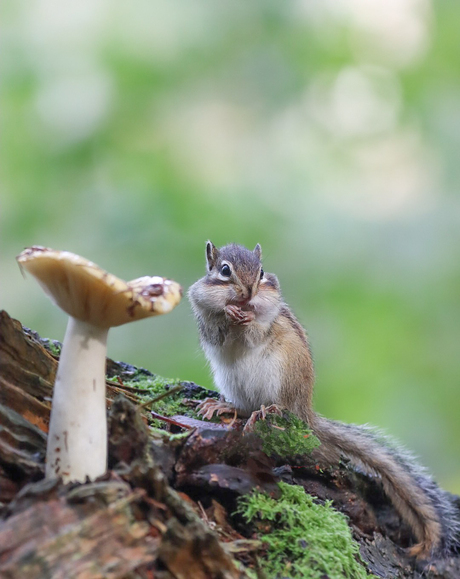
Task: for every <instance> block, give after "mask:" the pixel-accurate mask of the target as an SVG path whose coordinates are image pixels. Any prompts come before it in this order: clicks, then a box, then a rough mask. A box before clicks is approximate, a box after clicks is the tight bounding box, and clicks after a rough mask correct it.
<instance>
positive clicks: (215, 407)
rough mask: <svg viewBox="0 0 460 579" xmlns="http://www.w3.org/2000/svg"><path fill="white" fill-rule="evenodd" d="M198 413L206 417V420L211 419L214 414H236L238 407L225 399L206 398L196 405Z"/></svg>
mask: <svg viewBox="0 0 460 579" xmlns="http://www.w3.org/2000/svg"><path fill="white" fill-rule="evenodd" d="M196 408H197V411H198V414H199V415H200V416H202V417H203V418H205V419H206V420H211V418H212V417H213V416H214V414H215V415H216V416H220V415H221V414H236V408H235V407H234V406H232V405H231V404H228V403H227V402H224V401H223V400H216V399H215V398H206V400H203V402H200V404H198V406H197V407H196Z"/></svg>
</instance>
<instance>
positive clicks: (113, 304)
mask: <svg viewBox="0 0 460 579" xmlns="http://www.w3.org/2000/svg"><path fill="white" fill-rule="evenodd" d="M16 259H17V260H18V263H19V266H20V267H21V269H23V270H26V271H27V272H29V273H30V274H32V275H33V276H34V277H35V278H36V279H37V281H38V283H39V284H40V285H41V286H42V288H43V289H44V291H45V292H46V293H47V294H48V295H49V297H50V298H51V300H52V301H53V302H54V303H55V304H56V305H58V306H59V307H60V308H61V309H62V310H64V311H65V312H67V313H68V314H69V315H70V316H72V317H74V318H76V319H78V320H81V321H83V322H88V323H90V324H93V325H94V326H97V327H100V328H110V327H112V326H120V325H122V324H126V323H128V322H133V321H136V320H141V319H143V318H147V317H149V316H157V315H160V314H167V313H168V312H170V311H171V310H172V309H173V308H174V307H175V306H176V305H177V304H178V303H179V302H180V299H181V296H182V288H181V286H180V285H179V284H178V283H176V282H175V281H171V280H169V279H165V278H163V277H159V276H153V277H149V276H145V277H140V278H138V279H135V280H132V281H129V282H126V281H123V280H121V279H119V278H118V277H115V276H114V275H112V274H110V273H107V272H106V271H104V270H103V269H101V268H100V267H99V266H97V265H96V264H95V263H93V262H91V261H88V260H87V259H85V258H84V257H80V256H79V255H76V254H75V253H70V252H69V251H55V250H53V249H49V248H46V247H40V246H33V247H29V248H27V249H25V250H24V251H23V252H22V253H21V254H20V255H18V257H17V258H16Z"/></svg>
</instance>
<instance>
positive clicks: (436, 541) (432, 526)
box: [310, 416, 460, 559]
mask: <svg viewBox="0 0 460 579" xmlns="http://www.w3.org/2000/svg"><path fill="white" fill-rule="evenodd" d="M310 426H311V428H312V429H313V432H314V433H315V435H316V436H317V437H318V438H319V440H320V441H321V446H320V447H319V448H318V449H317V451H315V452H317V453H318V455H319V458H320V459H324V460H325V461H326V462H327V463H328V464H332V463H334V462H336V461H337V459H338V458H339V457H340V455H342V456H344V457H346V458H348V459H349V460H350V461H351V463H352V464H353V465H355V466H356V467H358V468H359V469H361V470H362V471H364V472H366V473H368V474H372V475H377V476H378V477H379V478H380V479H381V481H382V485H383V489H384V491H385V493H386V494H387V495H388V497H389V498H390V499H391V501H392V503H393V505H394V507H395V508H396V510H397V511H398V512H399V514H400V515H401V517H402V518H403V519H404V520H405V521H407V522H408V523H409V525H410V526H411V528H412V531H413V534H414V536H415V538H416V539H417V544H416V545H414V546H413V547H412V548H411V550H410V552H411V554H412V555H414V556H416V557H418V558H420V559H430V558H431V557H434V556H442V555H447V554H448V553H449V552H452V551H453V550H454V549H457V548H459V546H460V513H459V510H458V508H457V507H456V505H455V504H454V502H453V499H452V497H451V495H449V493H447V492H446V491H444V490H442V489H441V488H439V487H438V485H437V484H436V483H435V482H434V481H433V480H432V479H431V477H430V476H429V474H428V473H427V472H426V470H425V469H424V468H423V467H421V466H420V465H418V464H417V462H416V461H415V460H414V459H413V457H412V456H411V455H410V454H409V453H407V452H406V451H405V450H403V449H401V448H400V447H397V446H396V445H395V444H394V442H393V441H392V440H391V439H389V438H388V437H386V436H383V435H381V434H380V433H379V432H378V431H377V430H374V429H372V428H370V427H368V426H355V425H353V424H344V423H341V422H336V421H334V420H328V419H326V418H323V417H320V416H315V417H314V419H313V420H312V421H311V423H310Z"/></svg>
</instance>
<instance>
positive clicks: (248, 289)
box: [206, 241, 279, 307]
mask: <svg viewBox="0 0 460 579" xmlns="http://www.w3.org/2000/svg"><path fill="white" fill-rule="evenodd" d="M261 258H262V248H261V247H260V245H259V244H257V245H256V246H255V248H254V249H253V250H252V251H251V250H250V249H246V247H243V246H242V245H236V244H234V243H232V244H230V245H226V246H224V247H221V248H220V249H218V248H217V247H216V246H215V245H214V244H213V243H211V242H210V241H208V242H207V243H206V263H207V270H208V273H207V276H206V282H207V284H209V285H213V286H215V289H216V290H217V289H218V288H219V289H220V292H222V290H224V291H225V301H226V303H227V304H230V303H232V304H236V305H239V306H241V307H244V306H246V305H247V304H249V303H250V302H252V301H253V300H254V299H255V298H256V296H257V295H258V294H259V292H261V291H263V290H272V291H273V290H278V289H279V286H278V280H277V278H276V276H274V275H273V274H265V273H264V270H263V268H262V261H261ZM221 295H222V294H221Z"/></svg>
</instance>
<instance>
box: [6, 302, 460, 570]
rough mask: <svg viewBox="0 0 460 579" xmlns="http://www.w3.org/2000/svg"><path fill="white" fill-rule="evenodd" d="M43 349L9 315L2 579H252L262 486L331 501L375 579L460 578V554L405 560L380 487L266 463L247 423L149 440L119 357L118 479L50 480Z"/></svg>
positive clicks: (192, 424)
mask: <svg viewBox="0 0 460 579" xmlns="http://www.w3.org/2000/svg"><path fill="white" fill-rule="evenodd" d="M44 345H45V346H47V341H46V340H41V339H40V337H39V336H37V335H36V334H34V332H31V331H30V330H27V329H24V328H23V327H22V326H21V324H20V323H19V322H18V321H16V320H12V319H11V318H10V317H9V316H8V315H7V314H6V312H0V577H1V578H2V579H3V578H5V579H19V578H21V579H22V578H23V577H28V578H32V579H34V578H37V579H39V578H40V579H41V578H42V577H49V578H52V579H60V578H62V579H64V578H70V577H76V578H79V579H96V578H98V579H102V578H110V579H116V578H120V579H173V578H176V579H190V578H191V579H194V578H196V579H210V578H216V579H237V578H244V577H246V576H247V575H246V571H245V569H246V568H247V567H248V566H249V567H252V568H253V569H255V568H256V567H257V565H256V561H257V557H259V558H260V557H262V558H263V556H264V546H263V537H253V536H252V532H253V530H252V529H247V528H245V526H244V524H243V521H242V520H241V518H237V517H234V516H232V513H234V511H235V508H236V503H237V499H238V497H240V496H242V495H245V494H247V493H249V492H251V491H252V490H253V489H258V490H264V491H267V492H268V493H270V494H271V495H272V496H276V495H277V490H278V486H277V483H278V482H279V481H284V482H287V483H290V484H297V485H301V486H303V487H304V488H305V490H306V491H307V492H308V493H310V494H312V495H313V496H315V497H318V500H319V501H326V500H332V501H333V504H334V506H335V507H336V508H337V509H338V510H340V511H342V512H343V513H344V514H345V515H347V517H348V518H349V524H350V526H351V528H352V531H353V534H354V536H355V538H356V539H357V540H358V541H359V544H360V549H361V554H362V557H363V559H364V560H365V561H366V562H367V564H368V567H369V569H370V570H371V571H372V572H373V573H375V574H376V575H377V576H379V577H384V578H388V579H389V578H396V577H397V578H401V579H404V578H407V579H408V578H414V579H422V577H432V578H439V579H441V578H443V579H454V578H456V579H458V578H459V577H460V557H458V556H457V557H455V556H454V555H452V556H451V557H449V558H447V559H443V560H439V561H435V562H433V564H432V565H431V567H430V568H428V569H427V568H424V567H423V566H417V565H416V564H415V563H414V561H413V560H412V559H410V558H408V557H407V555H406V552H405V550H404V547H405V546H407V545H408V544H409V542H410V539H411V537H410V531H409V529H408V528H407V527H406V526H405V525H403V524H401V521H400V519H399V516H398V515H397V513H396V512H395V511H394V509H393V508H392V507H391V505H390V503H389V502H388V500H387V499H386V497H385V495H384V493H383V491H382V489H381V487H380V486H379V483H378V481H376V480H372V479H371V478H369V477H366V476H364V475H361V474H359V473H356V472H353V471H351V470H349V469H348V468H347V467H346V465H343V466H341V467H337V468H334V469H329V470H318V469H317V468H316V465H314V464H310V463H309V459H308V458H306V457H302V458H301V459H300V458H299V459H297V460H293V459H292V460H291V461H287V460H286V459H284V460H283V459H282V458H280V457H269V456H267V455H266V454H265V453H264V452H263V450H262V443H261V441H260V439H259V438H258V437H257V436H255V435H244V436H243V434H242V432H241V423H240V422H239V421H236V422H235V423H234V424H233V428H231V429H229V428H228V425H225V424H213V423H209V422H202V421H201V420H197V419H196V418H191V417H190V416H183V415H176V416H172V417H170V420H169V422H168V425H167V427H168V428H170V429H171V430H172V431H174V432H182V433H183V435H182V436H180V437H172V436H170V435H169V434H167V433H164V436H163V435H162V434H161V433H158V432H157V433H152V432H150V431H149V429H148V428H147V427H146V422H147V417H148V416H149V412H148V411H147V410H146V409H143V411H142V413H141V412H139V410H138V409H137V408H136V406H135V405H134V404H133V403H132V402H130V401H129V400H127V397H126V394H127V395H128V397H129V398H130V400H131V401H133V402H136V401H137V399H138V397H137V393H136V389H135V388H126V387H124V385H123V380H125V379H128V377H129V375H131V374H132V373H133V372H134V371H136V372H139V371H138V370H137V369H136V368H133V367H131V366H129V365H126V364H119V363H116V362H113V361H111V360H108V365H107V373H108V375H109V376H117V377H119V382H120V385H119V387H118V386H116V385H114V384H113V383H109V384H108V392H107V405H108V408H109V469H110V470H109V472H108V473H107V475H105V476H104V477H101V478H100V479H98V480H97V481H95V482H92V483H87V484H68V485H65V486H63V485H62V484H60V483H58V482H56V481H45V480H44V479H43V477H44V460H45V451H46V436H47V435H46V433H47V429H48V423H49V412H50V400H51V396H52V387H53V382H54V377H55V374H56V368H57V354H56V353H55V352H54V351H53V350H50V349H46V348H45V347H44ZM142 372H145V373H146V375H150V374H149V373H148V372H147V371H141V374H142ZM120 393H124V395H123V396H121V395H120ZM196 393H199V395H200V396H202V395H203V393H204V390H203V389H202V388H200V387H198V386H196V385H194V384H192V383H184V396H185V397H186V398H187V399H188V398H193V397H194V395H195V394H196ZM206 394H207V393H206ZM210 394H211V395H213V393H210ZM459 506H460V505H459ZM261 577H262V576H261ZM266 579H270V578H266Z"/></svg>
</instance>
